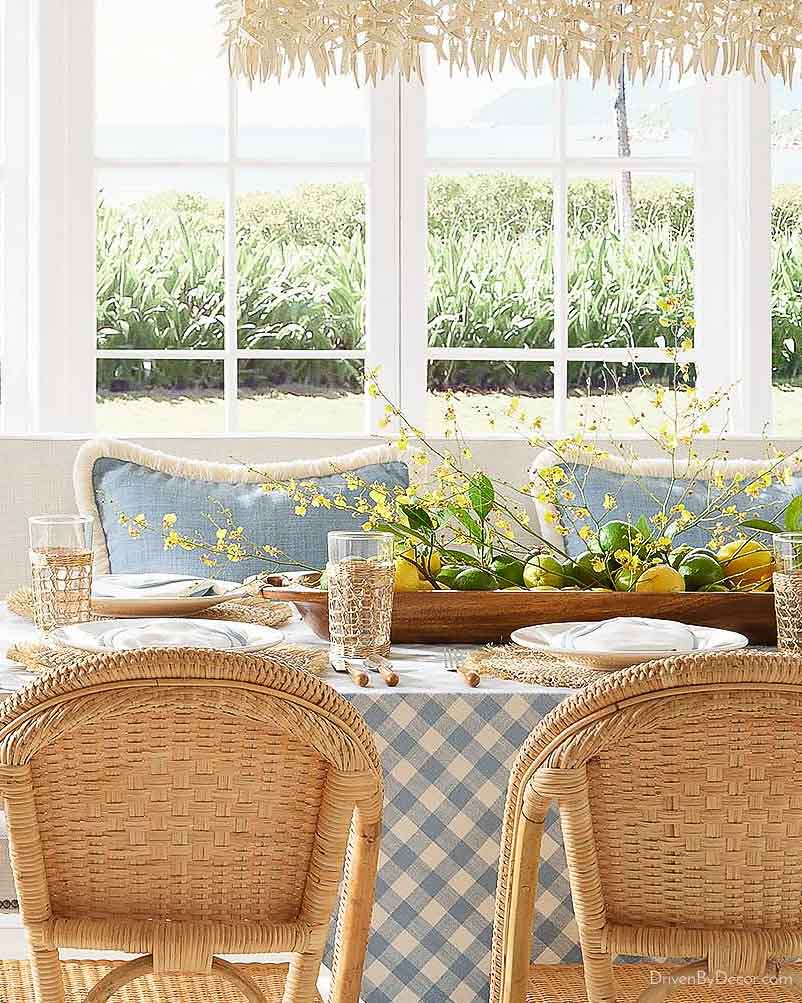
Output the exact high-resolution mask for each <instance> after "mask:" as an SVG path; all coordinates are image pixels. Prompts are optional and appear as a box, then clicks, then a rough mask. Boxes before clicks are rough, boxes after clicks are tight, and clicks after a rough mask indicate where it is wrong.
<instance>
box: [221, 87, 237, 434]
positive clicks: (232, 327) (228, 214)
mask: <svg viewBox="0 0 802 1003" xmlns="http://www.w3.org/2000/svg"><path fill="white" fill-rule="evenodd" d="M227 86H228V115H227V120H226V194H225V211H224V232H225V238H224V239H225V248H224V257H223V281H224V298H225V303H224V318H225V319H224V334H223V338H224V350H225V358H224V362H223V397H224V405H225V406H224V410H225V430H226V432H236V431H238V428H239V408H238V405H237V388H238V382H239V372H238V362H237V341H238V336H237V327H238V324H237V319H238V314H239V304H238V296H237V288H238V265H239V262H238V260H237V176H236V167H235V162H236V157H237V126H238V101H237V84H236V81H235V80H234V78H233V77H229V78H228V82H227Z"/></svg>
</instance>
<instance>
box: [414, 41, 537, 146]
mask: <svg viewBox="0 0 802 1003" xmlns="http://www.w3.org/2000/svg"><path fill="white" fill-rule="evenodd" d="M554 112H555V88H554V84H553V82H552V81H551V79H550V78H549V77H542V78H540V79H536V80H532V79H527V78H525V77H523V76H521V74H520V73H518V71H517V70H514V69H505V70H502V71H501V72H498V73H494V74H493V76H492V78H491V77H487V76H480V77H476V76H473V75H467V74H465V73H461V72H460V71H458V70H455V71H454V73H453V75H452V74H451V73H450V71H449V68H448V64H447V63H443V64H439V63H437V62H436V61H435V60H434V59H432V60H431V61H430V63H429V64H428V65H427V68H426V117H427V126H428V129H427V138H426V153H427V155H428V156H429V157H443V158H445V157H448V158H454V157H468V158H482V159H485V158H487V159H490V160H492V159H494V158H495V159H498V158H508V157H509V158H512V157H550V156H551V155H552V152H553V140H552V136H553V131H554V129H553V120H554Z"/></svg>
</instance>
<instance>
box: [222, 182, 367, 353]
mask: <svg viewBox="0 0 802 1003" xmlns="http://www.w3.org/2000/svg"><path fill="white" fill-rule="evenodd" d="M238 190H239V192H240V194H239V197H238V199H237V249H238V255H239V258H238V260H239V323H238V328H239V333H238V337H239V347H240V348H257V349H272V348H282V349H288V350H293V351H297V350H298V349H360V348H362V347H363V346H364V338H365V319H364V313H365V186H364V183H363V182H362V181H361V180H360V179H359V178H355V177H354V176H353V175H352V174H348V173H347V172H342V173H336V174H333V173H331V172H326V171H320V172H319V173H317V174H316V173H314V172H312V171H309V170H306V169H305V170H304V173H303V175H302V178H299V172H298V171H293V172H292V174H291V176H290V175H286V174H284V173H283V172H281V171H267V170H257V169H248V170H243V171H242V172H241V173H240V175H239V189H238Z"/></svg>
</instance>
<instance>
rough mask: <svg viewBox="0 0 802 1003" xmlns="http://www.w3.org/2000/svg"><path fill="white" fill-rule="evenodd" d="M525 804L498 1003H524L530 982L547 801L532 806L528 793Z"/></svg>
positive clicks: (514, 858)
mask: <svg viewBox="0 0 802 1003" xmlns="http://www.w3.org/2000/svg"><path fill="white" fill-rule="evenodd" d="M528 801H529V804H528V805H527V806H526V808H525V809H524V811H522V812H521V814H520V815H519V816H518V821H517V828H516V832H515V849H514V850H513V854H512V859H511V861H510V874H509V899H508V904H507V919H506V923H505V930H504V945H503V948H502V952H503V965H504V971H503V976H502V980H501V1001H500V1003H524V1000H526V990H527V985H528V982H529V961H530V957H531V954H532V921H533V918H534V913H535V897H536V895H537V877H538V864H539V861H540V844H541V840H542V838H543V823H544V821H545V817H546V808H547V805H548V802H547V801H545V800H544V801H542V803H540V804H537V805H535V804H534V802H533V796H532V793H531V792H530V794H529V798H528ZM533 808H534V809H536V810H534V811H533V810H532V809H533ZM527 810H528V812H529V815H531V816H536V817H528V815H527V814H525V812H526V811H527Z"/></svg>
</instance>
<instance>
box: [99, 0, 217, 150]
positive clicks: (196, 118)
mask: <svg viewBox="0 0 802 1003" xmlns="http://www.w3.org/2000/svg"><path fill="white" fill-rule="evenodd" d="M216 8H217V4H216V2H215V0H169V2H167V3H165V2H164V0H137V2H136V3H135V4H132V3H130V2H129V0H97V8H96V10H97V26H96V44H95V52H96V71H95V72H96V81H97V86H96V104H97V139H96V150H97V153H98V155H99V156H101V157H130V158H140V157H142V158H165V157H181V158H193V159H204V158H205V159H212V158H219V157H221V156H222V155H223V150H224V135H225V120H226V109H227V103H228V98H227V87H226V80H227V66H226V60H225V58H224V57H223V55H222V54H221V51H220V39H221V29H220V20H219V14H218V11H217V9H216Z"/></svg>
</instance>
